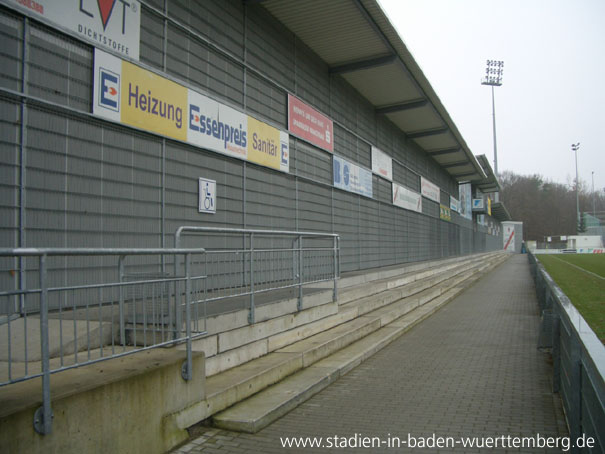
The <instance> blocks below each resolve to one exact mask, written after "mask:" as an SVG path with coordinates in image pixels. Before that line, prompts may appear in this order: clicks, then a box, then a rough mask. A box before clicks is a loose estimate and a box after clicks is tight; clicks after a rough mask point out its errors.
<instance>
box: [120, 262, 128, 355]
mask: <svg viewBox="0 0 605 454" xmlns="http://www.w3.org/2000/svg"><path fill="white" fill-rule="evenodd" d="M125 258H126V256H124V255H120V258H119V259H118V275H119V280H120V292H119V295H120V301H119V310H120V344H121V345H122V347H125V346H126V326H125V320H124V286H123V285H122V284H123V283H124V259H125Z"/></svg>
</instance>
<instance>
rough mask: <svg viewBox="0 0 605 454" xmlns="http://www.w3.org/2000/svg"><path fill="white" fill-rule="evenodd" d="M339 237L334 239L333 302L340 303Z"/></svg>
mask: <svg viewBox="0 0 605 454" xmlns="http://www.w3.org/2000/svg"><path fill="white" fill-rule="evenodd" d="M338 239H339V238H338V237H337V236H335V237H334V291H333V292H332V301H338Z"/></svg>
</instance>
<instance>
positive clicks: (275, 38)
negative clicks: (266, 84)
mask: <svg viewBox="0 0 605 454" xmlns="http://www.w3.org/2000/svg"><path fill="white" fill-rule="evenodd" d="M246 33H247V43H246V59H247V62H248V63H249V64H250V65H251V66H253V67H254V68H256V69H257V70H258V71H260V72H262V73H263V74H264V75H266V76H267V77H269V79H271V80H273V81H275V82H277V83H278V84H280V85H281V86H282V87H285V88H286V89H287V90H289V91H290V92H294V72H293V71H292V68H293V67H294V34H293V33H292V32H290V31H288V30H287V29H286V28H285V27H284V26H283V25H281V24H280V23H278V22H277V21H275V20H273V19H272V17H271V16H270V15H269V14H268V13H267V12H266V10H265V9H264V8H247V22H246Z"/></svg>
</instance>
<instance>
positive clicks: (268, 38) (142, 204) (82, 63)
mask: <svg viewBox="0 0 605 454" xmlns="http://www.w3.org/2000/svg"><path fill="white" fill-rule="evenodd" d="M3 3H8V4H9V6H6V5H4V6H3V5H0V37H1V41H2V46H1V51H0V128H1V131H2V133H1V136H0V137H1V138H0V141H1V142H0V147H1V148H0V175H1V178H0V246H1V247H171V246H173V235H174V232H175V231H176V229H177V228H178V227H179V226H181V225H203V226H218V227H234V228H250V229H252V228H262V229H278V230H300V231H320V232H335V233H338V234H340V235H341V271H343V272H346V271H354V270H360V269H367V268H373V267H379V266H387V265H393V264H397V263H404V262H413V261H421V260H429V259H435V258H441V257H450V256H455V255H463V254H470V253H477V252H484V251H491V250H497V249H501V247H502V240H501V235H492V234H490V233H489V231H488V229H487V227H486V226H483V225H479V224H477V222H476V219H473V220H469V219H466V218H463V217H461V216H460V215H459V214H458V213H456V212H455V211H452V213H451V221H446V220H442V219H440V207H439V203H437V202H434V201H432V200H429V199H427V198H425V197H423V198H422V212H421V213H418V212H415V211H410V210H406V209H403V208H399V207H397V206H395V205H393V199H392V189H391V182H389V181H387V180H384V179H382V178H380V177H378V176H377V175H372V189H373V191H372V197H366V196H363V195H360V194H356V193H352V192H346V191H343V190H341V189H337V188H335V187H334V184H333V167H332V166H333V157H332V154H331V153H328V152H326V151H324V150H321V149H319V148H316V147H314V146H313V145H311V144H309V143H307V142H305V141H303V140H300V139H298V138H296V137H295V136H293V135H290V136H289V147H290V162H289V172H281V171H278V170H274V169H271V168H268V167H264V166H261V165H257V164H254V163H251V162H248V161H245V160H240V159H237V158H233V157H229V156H226V155H223V154H219V153H216V152H213V151H209V150H206V149H203V148H199V147H196V146H192V145H190V144H188V143H184V142H182V141H179V140H174V139H171V138H167V137H165V136H162V135H159V134H155V133H153V132H148V131H144V130H142V129H141V128H135V127H130V126H126V125H124V124H119V123H116V122H112V121H108V120H105V119H102V118H99V117H98V116H95V115H93V114H92V111H93V109H92V105H93V84H94V80H93V77H94V76H93V72H94V71H93V70H94V54H95V51H94V47H93V45H92V44H89V43H88V42H85V41H82V40H79V39H77V37H75V36H73V35H72V34H69V33H68V32H65V31H63V30H59V29H57V28H55V27H52V26H51V25H48V24H44V23H41V22H38V21H36V20H35V19H33V18H31V17H26V16H24V15H23V14H21V12H19V11H17V10H16V8H13V7H11V6H10V2H4V1H3ZM164 11H167V12H164ZM140 23H141V28H140V58H139V61H138V62H137V63H136V64H137V65H139V66H141V67H143V68H145V69H147V70H150V71H152V72H155V73H157V74H159V75H161V76H163V77H165V78H167V79H170V80H172V81H175V82H177V83H178V84H180V85H182V86H185V87H188V88H190V89H193V90H196V91H197V92H199V93H203V94H204V95H206V96H208V97H211V98H213V99H214V100H216V101H218V102H219V103H221V104H223V105H227V106H230V107H232V108H233V109H236V110H238V111H241V112H244V113H246V114H248V115H250V116H253V117H255V118H257V119H259V120H261V121H263V122H265V123H267V124H269V125H271V126H273V127H275V128H278V129H280V130H282V131H287V129H288V127H287V125H288V122H287V120H288V119H287V115H288V104H287V103H288V100H287V98H288V96H287V95H288V94H293V95H295V96H296V97H298V98H299V99H301V100H302V101H303V102H305V103H306V104H309V105H312V106H313V107H314V108H315V109H317V110H318V111H320V112H322V113H323V114H325V115H326V116H328V117H330V118H331V119H333V121H334V154H335V155H338V156H340V157H343V158H345V159H347V160H348V161H350V162H352V163H354V164H356V165H358V166H361V167H363V168H365V169H371V167H372V165H371V147H372V145H374V146H376V147H378V148H380V149H381V150H382V151H384V152H385V153H386V154H388V155H389V156H390V157H392V159H393V180H394V181H396V182H398V184H400V185H403V186H405V187H406V188H408V189H410V190H412V191H415V192H420V177H421V176H422V177H424V178H427V179H428V180H430V181H431V182H433V183H434V184H436V185H438V186H439V188H440V195H441V203H442V204H445V205H447V206H449V197H450V196H453V197H455V198H459V197H458V184H457V182H456V181H455V180H454V179H453V178H451V177H450V176H449V174H448V173H447V172H446V171H445V170H444V169H443V168H442V167H440V166H439V165H438V164H437V163H436V162H435V161H434V160H433V159H432V158H431V157H429V156H428V155H427V154H426V153H424V152H423V151H422V150H420V149H419V148H418V147H417V146H416V145H415V144H414V143H413V142H412V141H410V140H408V139H406V137H405V135H404V134H403V133H401V131H400V130H399V129H398V128H396V127H395V126H394V125H393V124H392V123H391V122H389V121H388V120H387V119H386V118H384V117H383V116H380V115H377V114H376V113H375V111H374V108H373V106H372V105H371V104H370V103H369V102H368V101H367V100H365V99H364V98H363V97H362V96H361V95H360V94H359V93H358V92H357V91H355V90H354V89H353V88H352V87H351V86H350V85H349V84H348V83H347V82H346V81H345V80H344V79H343V78H342V77H340V76H338V75H334V74H330V72H329V71H328V67H327V65H326V64H325V63H324V62H323V61H322V60H321V59H319V58H318V57H317V56H316V55H315V54H314V53H313V52H311V51H310V50H309V49H308V48H307V47H306V46H305V45H304V44H303V43H302V42H301V41H300V40H299V39H297V37H296V36H295V35H294V34H293V33H292V32H290V31H289V30H287V29H286V28H285V27H283V26H282V25H281V24H280V23H279V22H278V21H277V20H275V19H274V18H273V17H272V16H270V15H269V14H268V13H267V12H266V11H265V10H264V9H263V8H262V7H259V6H251V5H247V4H246V3H245V2H242V1H239V0H232V1H220V2H216V1H190V2H169V7H168V8H167V9H165V8H164V2H163V1H161V0H155V1H148V2H144V3H141V8H140ZM199 178H207V179H211V180H215V181H216V184H217V210H216V213H215V214H205V213H200V212H199V211H198V189H199V187H198V179H199ZM492 221H493V225H494V226H496V225H498V223H497V221H495V220H492ZM498 230H499V229H498ZM193 245H196V246H202V247H203V246H205V244H200V243H199V242H198V243H195V244H194V243H190V244H184V245H183V246H187V247H188V246H193ZM83 272H90V273H94V272H95V271H94V270H88V271H83Z"/></svg>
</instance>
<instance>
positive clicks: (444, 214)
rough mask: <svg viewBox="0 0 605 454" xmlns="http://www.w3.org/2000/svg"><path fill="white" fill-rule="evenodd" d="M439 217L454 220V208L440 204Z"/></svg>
mask: <svg viewBox="0 0 605 454" xmlns="http://www.w3.org/2000/svg"><path fill="white" fill-rule="evenodd" d="M439 217H440V218H441V219H442V220H444V221H449V222H452V210H451V209H450V208H449V207H447V206H445V205H439Z"/></svg>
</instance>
